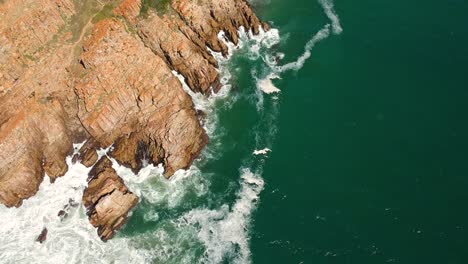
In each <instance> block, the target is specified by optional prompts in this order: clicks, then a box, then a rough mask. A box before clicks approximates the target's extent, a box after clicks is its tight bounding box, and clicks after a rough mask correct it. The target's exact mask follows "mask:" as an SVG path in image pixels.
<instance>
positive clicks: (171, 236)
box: [119, 0, 468, 264]
mask: <svg viewBox="0 0 468 264" xmlns="http://www.w3.org/2000/svg"><path fill="white" fill-rule="evenodd" d="M253 3H254V6H255V9H256V10H257V12H258V14H259V16H260V17H261V18H262V19H264V20H266V21H271V23H272V25H273V26H274V27H275V28H277V29H279V32H280V36H281V41H280V42H279V43H278V44H276V45H273V46H271V47H268V48H266V47H262V48H261V49H260V52H259V56H258V57H255V56H254V55H252V51H251V46H250V45H248V44H247V43H246V44H245V45H244V47H243V48H241V49H240V50H238V51H236V52H235V54H234V55H233V57H232V58H231V60H230V61H229V62H228V63H227V64H226V66H225V67H226V68H227V69H228V70H229V72H230V73H231V79H230V81H229V83H230V84H231V85H232V87H231V89H230V92H229V94H228V95H227V96H226V97H223V98H220V99H218V100H217V101H216V102H215V103H214V109H212V110H213V111H212V112H211V113H210V115H211V116H213V117H212V123H213V124H214V125H213V127H212V129H211V132H210V133H211V141H210V144H209V145H208V147H207V149H206V150H205V151H204V153H203V154H202V156H201V158H200V160H198V161H196V162H195V167H196V168H197V170H196V171H195V172H193V173H191V175H190V176H187V177H179V178H180V179H178V180H177V181H175V182H167V181H165V180H164V179H162V178H161V177H159V178H158V177H156V178H151V179H149V180H148V181H147V182H145V184H142V185H141V186H140V187H139V188H141V189H142V193H143V195H142V203H141V205H140V206H139V207H138V209H137V210H136V211H135V212H134V214H133V216H132V218H131V220H130V222H129V223H128V225H127V226H126V228H125V229H124V230H123V231H122V232H121V233H120V234H119V237H123V238H130V239H133V240H132V247H135V248H139V249H141V250H144V252H149V253H148V256H149V257H148V258H149V259H151V260H152V261H153V262H154V263H199V262H206V263H236V262H237V263H248V262H252V263H357V264H363V263H454V264H455V263H460V264H461V263H468V242H467V241H468V211H467V202H468V123H467V114H468V64H467V63H468V15H467V14H468V2H466V1H463V0H446V1H435V0H429V1H424V2H415V1H402V0H380V1H376V0H362V1H343V0H336V1H335V2H334V5H335V12H336V14H337V15H338V17H339V20H340V23H341V26H342V28H343V32H342V33H341V34H333V33H331V34H330V36H329V37H328V38H326V39H324V40H322V41H320V42H318V43H317V44H316V45H315V46H314V48H313V49H312V51H311V57H310V58H309V59H308V60H306V61H305V63H304V65H303V67H302V68H301V69H298V70H297V71H295V70H292V71H287V72H284V73H281V74H280V76H281V79H275V80H273V83H274V84H275V86H277V87H278V88H279V89H281V93H279V94H263V93H262V92H260V91H259V89H258V86H257V84H258V80H259V79H261V78H264V77H265V76H266V75H267V74H268V73H270V72H271V71H272V70H271V68H270V67H268V66H267V64H266V63H265V61H264V57H265V56H266V54H276V53H277V52H281V53H284V58H283V59H282V60H281V61H280V62H279V63H278V64H279V65H283V64H286V63H288V62H292V61H295V60H296V59H297V58H298V57H299V56H301V55H302V54H303V53H304V46H305V45H306V43H307V42H308V41H309V40H310V39H311V38H312V37H313V36H314V35H315V34H316V33H317V32H318V31H319V30H321V29H322V28H323V27H324V25H326V24H330V23H331V21H330V19H329V17H327V15H326V13H325V12H324V9H323V8H322V6H321V5H320V4H319V3H318V2H316V1H306V0H290V1H284V0H270V1H256V2H255V1H254V2H253ZM266 147H268V148H270V149H271V150H272V152H270V153H268V154H267V155H258V156H255V155H252V152H253V151H254V150H258V149H263V148H266ZM246 175H247V176H248V177H247V178H246ZM243 177H244V178H243Z"/></svg>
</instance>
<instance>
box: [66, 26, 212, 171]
mask: <svg viewBox="0 0 468 264" xmlns="http://www.w3.org/2000/svg"><path fill="white" fill-rule="evenodd" d="M84 50H85V51H84V52H83V54H82V55H81V63H82V64H83V65H84V66H85V68H86V75H85V76H84V77H83V78H82V79H80V80H79V81H78V83H77V85H76V87H75V89H76V93H77V95H78V102H79V113H78V117H79V118H80V120H81V122H82V124H83V126H84V127H85V129H86V130H87V131H88V132H89V134H90V135H91V136H92V137H93V138H94V139H95V140H96V141H98V142H99V143H100V145H102V146H105V147H107V146H110V145H111V144H112V143H114V142H116V144H115V145H116V147H115V150H114V151H113V152H112V153H111V155H112V156H113V157H115V158H116V159H117V160H118V161H119V162H121V163H123V164H125V165H127V166H130V167H131V168H132V169H134V170H135V171H137V170H139V169H140V168H141V159H142V158H145V159H147V160H148V161H149V162H153V163H160V162H163V163H164V165H165V174H166V175H168V176H170V175H172V174H173V173H174V172H175V171H176V170H177V169H181V168H187V167H188V166H189V165H190V163H191V162H192V160H193V158H194V157H195V156H197V155H198V153H199V152H200V150H201V149H202V148H203V146H204V145H205V144H206V142H207V136H206V133H205V131H204V130H203V128H202V127H201V125H200V123H199V122H198V119H197V117H196V112H195V110H194V107H193V102H192V100H191V98H190V96H189V95H188V94H187V93H186V92H185V91H184V90H183V88H182V85H181V83H180V81H179V80H178V79H177V78H176V77H175V76H174V75H173V74H172V72H171V70H170V69H169V67H168V66H167V64H166V63H165V62H164V61H163V60H162V59H161V58H160V57H158V56H155V54H154V53H153V52H151V50H150V49H148V48H146V47H145V46H144V45H143V43H142V42H140V41H138V39H136V38H134V37H133V36H132V35H130V33H128V32H127V31H126V30H125V26H124V25H123V24H122V23H121V22H120V21H118V20H115V19H109V20H103V21H101V22H99V23H98V24H96V26H95V28H94V31H93V33H92V35H91V37H90V38H89V39H88V40H87V41H86V43H85V45H84ZM122 65H125V67H122ZM141 153H147V155H146V156H142V155H141Z"/></svg>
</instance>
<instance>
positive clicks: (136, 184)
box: [111, 158, 210, 208]
mask: <svg viewBox="0 0 468 264" xmlns="http://www.w3.org/2000/svg"><path fill="white" fill-rule="evenodd" d="M111 160H112V167H113V168H114V169H115V170H116V172H117V174H118V175H119V176H120V177H121V178H122V179H123V180H124V182H125V185H127V186H128V188H129V189H130V191H132V192H133V193H135V194H136V195H138V196H139V197H141V198H144V199H145V200H146V201H147V202H149V203H151V204H153V205H159V206H167V207H168V208H175V207H177V206H179V205H180V204H181V203H182V202H183V201H184V200H185V197H186V196H187V195H189V194H193V195H196V196H198V197H200V196H202V195H205V194H206V193H207V192H208V187H209V186H210V183H209V181H208V180H209V179H208V177H207V175H204V177H202V175H201V171H200V170H199V169H198V168H197V166H196V165H192V166H190V168H189V169H187V170H178V171H176V172H175V173H174V175H173V176H172V177H171V178H169V179H166V178H165V177H164V175H163V173H164V168H163V166H162V164H159V165H158V166H154V165H148V166H146V167H144V168H142V169H141V170H140V171H139V172H138V174H137V175H135V174H134V173H133V172H132V170H131V169H129V168H126V167H124V166H122V165H120V164H118V162H117V161H116V160H114V159H112V158H111Z"/></svg>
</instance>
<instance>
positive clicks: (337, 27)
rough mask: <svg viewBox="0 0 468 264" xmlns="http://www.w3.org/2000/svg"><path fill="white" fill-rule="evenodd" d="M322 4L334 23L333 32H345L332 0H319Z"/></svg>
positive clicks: (337, 33) (336, 33)
mask: <svg viewBox="0 0 468 264" xmlns="http://www.w3.org/2000/svg"><path fill="white" fill-rule="evenodd" d="M319 3H320V5H321V6H322V8H323V10H324V11H325V14H326V15H327V17H328V18H329V19H330V21H331V23H332V29H333V34H335V35H339V34H341V32H343V28H342V27H341V23H340V18H339V17H338V15H337V14H336V12H335V5H334V3H333V1H332V0H319Z"/></svg>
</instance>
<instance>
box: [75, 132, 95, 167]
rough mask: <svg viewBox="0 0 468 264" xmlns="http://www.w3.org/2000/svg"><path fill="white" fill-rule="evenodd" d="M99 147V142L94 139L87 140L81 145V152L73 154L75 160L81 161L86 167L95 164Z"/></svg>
mask: <svg viewBox="0 0 468 264" xmlns="http://www.w3.org/2000/svg"><path fill="white" fill-rule="evenodd" d="M98 147H99V145H98V143H97V142H96V141H95V140H94V139H92V138H91V139H89V140H87V141H86V142H85V143H84V145H83V146H82V147H81V149H80V152H79V153H78V154H77V155H75V156H73V162H74V163H76V162H78V161H80V162H81V163H82V164H83V165H85V166H86V167H91V166H93V165H94V164H95V163H96V161H97V160H98V154H97V152H96V149H97V148H98Z"/></svg>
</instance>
